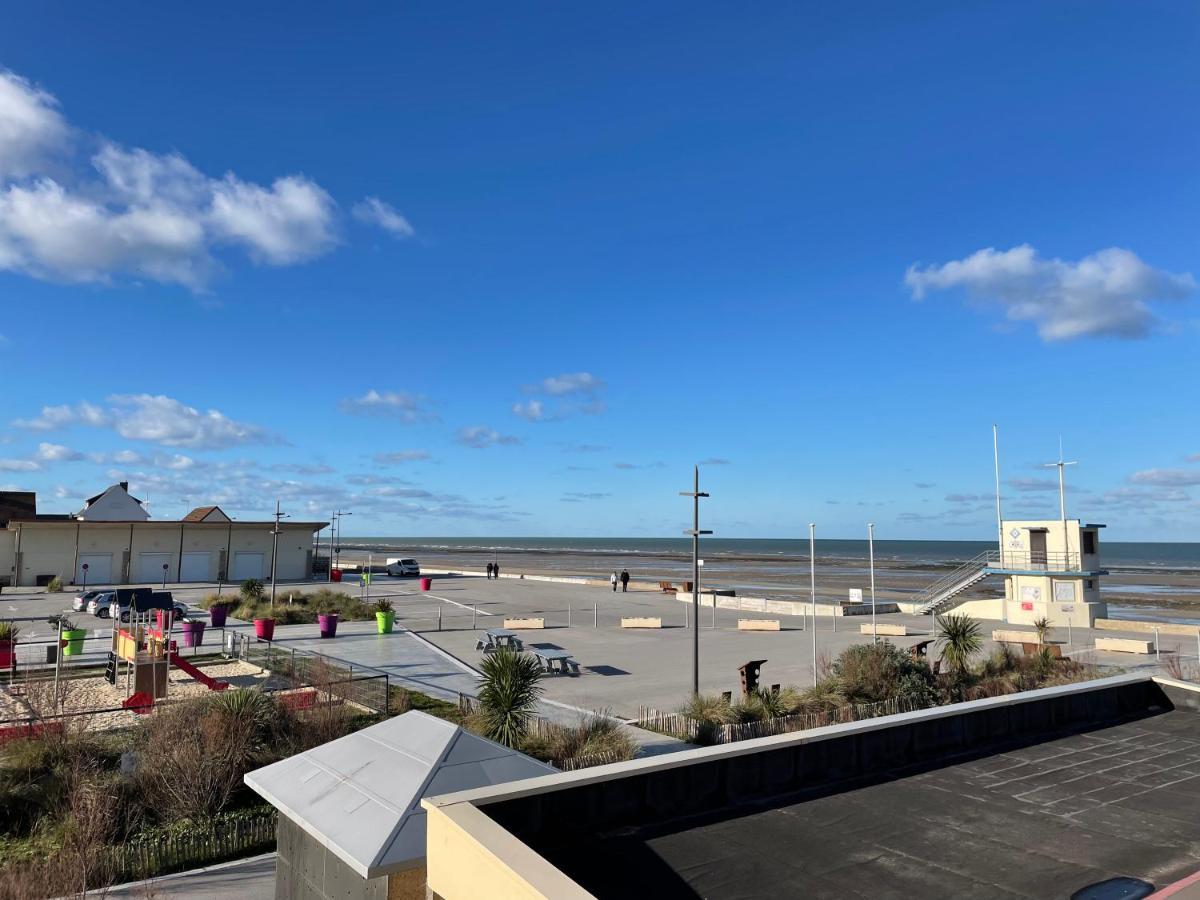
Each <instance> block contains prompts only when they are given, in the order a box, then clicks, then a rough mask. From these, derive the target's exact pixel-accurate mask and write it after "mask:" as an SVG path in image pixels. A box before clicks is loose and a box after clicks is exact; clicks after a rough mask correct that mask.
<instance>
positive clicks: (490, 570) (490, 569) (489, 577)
mask: <svg viewBox="0 0 1200 900" xmlns="http://www.w3.org/2000/svg"><path fill="white" fill-rule="evenodd" d="M491 580H492V564H491V563H488V581H491Z"/></svg>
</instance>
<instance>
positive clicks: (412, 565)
mask: <svg viewBox="0 0 1200 900" xmlns="http://www.w3.org/2000/svg"><path fill="white" fill-rule="evenodd" d="M387 573H388V574H389V575H398V576H400V577H408V576H412V577H416V576H417V575H420V574H421V567H420V566H419V565H417V561H416V560H415V559H408V558H407V557H406V558H404V559H389V560H388V561H387Z"/></svg>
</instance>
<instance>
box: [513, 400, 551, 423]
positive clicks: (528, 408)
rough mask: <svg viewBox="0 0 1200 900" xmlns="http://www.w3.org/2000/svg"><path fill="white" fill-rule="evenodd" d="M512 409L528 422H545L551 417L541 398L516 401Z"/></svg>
mask: <svg viewBox="0 0 1200 900" xmlns="http://www.w3.org/2000/svg"><path fill="white" fill-rule="evenodd" d="M512 411H513V413H514V414H515V415H517V416H520V417H521V418H522V419H525V420H526V421H527V422H544V421H546V419H548V418H551V417H550V416H549V415H548V414H547V413H546V409H545V407H544V406H543V405H542V401H541V400H530V401H529V402H528V403H514V404H513V407H512Z"/></svg>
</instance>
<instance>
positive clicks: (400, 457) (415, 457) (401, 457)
mask: <svg viewBox="0 0 1200 900" xmlns="http://www.w3.org/2000/svg"><path fill="white" fill-rule="evenodd" d="M371 459H372V460H374V461H375V462H376V463H377V464H378V465H381V466H398V465H402V464H403V463H410V462H421V461H422V460H426V459H429V451H427V450H394V451H392V452H391V453H376V454H375V455H374V456H372V457H371Z"/></svg>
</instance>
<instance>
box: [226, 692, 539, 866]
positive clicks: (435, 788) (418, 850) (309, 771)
mask: <svg viewBox="0 0 1200 900" xmlns="http://www.w3.org/2000/svg"><path fill="white" fill-rule="evenodd" d="M556 771H557V770H556V769H554V768H553V767H551V766H548V765H546V764H545V763H541V762H538V761H537V760H535V759H531V758H529V757H528V756H525V755H524V754H523V753H518V752H517V751H516V750H510V749H508V748H507V747H502V746H500V745H499V744H496V743H493V742H492V741H489V740H486V739H485V738H481V737H478V736H477V735H474V734H471V733H470V732H468V731H464V730H463V729H461V728H459V727H458V726H457V725H452V724H451V723H449V722H446V721H443V720H442V719H436V718H434V717H433V716H430V715H427V714H426V713H423V712H419V711H417V710H413V711H411V712H407V713H405V714H404V715H402V716H396V717H395V718H393V719H388V720H387V721H386V722H380V723H379V724H378V725H372V726H371V727H369V728H364V729H363V730H362V731H356V732H355V733H353V734H348V735H346V736H345V737H342V738H338V739H337V740H335V741H330V742H329V743H327V744H322V745H321V746H320V747H314V748H313V749H312V750H306V751H305V752H303V753H299V754H297V755H296V756H292V757H289V758H288V759H284V760H281V761H279V762H277V763H272V764H271V765H269V766H265V767H263V768H261V769H256V770H255V771H253V772H249V773H247V774H246V776H245V781H246V784H248V785H249V786H250V787H251V788H253V789H254V790H255V791H257V792H258V793H259V794H261V795H262V796H263V797H265V798H266V799H267V800H269V801H270V802H271V803H272V805H274V806H275V807H277V808H278V809H279V811H280V813H281V814H282V815H285V816H287V817H288V818H289V819H291V820H292V821H293V822H295V823H296V824H297V825H299V826H300V827H301V828H303V829H304V830H305V831H306V832H308V834H310V835H311V836H312V837H313V838H315V839H316V840H318V841H320V842H321V843H322V844H323V845H324V846H325V847H327V848H329V850H330V851H331V852H333V853H334V854H335V855H337V857H338V858H339V859H341V860H342V861H343V862H345V863H346V864H347V865H348V866H350V867H351V868H352V869H353V870H354V871H355V872H357V873H358V874H359V875H361V876H362V877H363V878H376V877H378V876H380V875H389V874H392V873H394V872H400V871H403V870H405V869H411V868H414V867H416V866H419V865H422V864H423V863H424V861H425V811H424V810H423V809H422V808H421V798H422V797H425V796H433V795H437V794H447V793H452V792H454V791H462V790H469V789H471V788H476V787H484V786H487V785H492V784H502V783H504V782H508V781H517V780H519V779H522V778H532V777H535V776H538V775H547V774H551V773H554V772H556Z"/></svg>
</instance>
